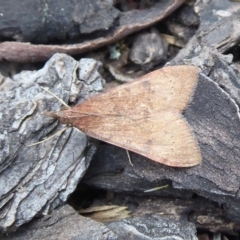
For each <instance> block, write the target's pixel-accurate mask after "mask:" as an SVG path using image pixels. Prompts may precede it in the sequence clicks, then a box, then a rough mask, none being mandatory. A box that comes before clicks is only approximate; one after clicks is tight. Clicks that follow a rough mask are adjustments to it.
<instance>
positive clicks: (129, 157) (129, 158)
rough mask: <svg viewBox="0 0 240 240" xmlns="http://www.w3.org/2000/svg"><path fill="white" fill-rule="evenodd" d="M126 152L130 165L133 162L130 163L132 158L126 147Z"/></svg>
mask: <svg viewBox="0 0 240 240" xmlns="http://www.w3.org/2000/svg"><path fill="white" fill-rule="evenodd" d="M126 152H127V156H128V160H129V163H130V165H132V166H133V163H132V159H131V156H130V153H129V151H128V150H127V149H126Z"/></svg>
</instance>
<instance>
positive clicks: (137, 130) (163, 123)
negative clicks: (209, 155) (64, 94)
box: [72, 112, 201, 167]
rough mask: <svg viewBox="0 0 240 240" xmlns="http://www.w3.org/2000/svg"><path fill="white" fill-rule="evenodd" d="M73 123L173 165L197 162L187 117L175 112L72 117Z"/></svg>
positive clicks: (191, 164)
mask: <svg viewBox="0 0 240 240" xmlns="http://www.w3.org/2000/svg"><path fill="white" fill-rule="evenodd" d="M72 123H73V126H75V127H77V128H78V129H80V130H82V131H83V132H85V133H86V134H87V135H89V136H91V137H94V138H96V139H99V140H102V141H105V142H108V143H111V144H114V145H116V146H119V147H122V148H125V149H128V150H130V151H133V152H136V153H138V154H140V155H143V156H145V157H147V158H149V159H152V160H154V161H156V162H159V163H163V164H165V165H169V166H175V167H191V166H195V165H197V164H199V163H200V162H201V153H200V149H199V147H198V143H197V140H196V139H195V136H194V134H193V132H192V131H191V128H190V126H189V124H188V123H187V121H186V120H185V119H184V118H183V117H182V115H181V114H180V113H178V112H162V113H161V114H158V115H155V116H151V117H148V118H143V119H139V120H133V119H130V118H126V117H123V116H104V117H101V116H86V117H82V118H73V119H72Z"/></svg>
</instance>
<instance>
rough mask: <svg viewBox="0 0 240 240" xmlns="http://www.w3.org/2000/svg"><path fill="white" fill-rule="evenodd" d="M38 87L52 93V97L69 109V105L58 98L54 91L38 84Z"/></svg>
mask: <svg viewBox="0 0 240 240" xmlns="http://www.w3.org/2000/svg"><path fill="white" fill-rule="evenodd" d="M39 87H40V88H42V89H43V90H45V91H46V92H48V93H49V94H50V95H52V96H53V97H55V98H56V99H57V100H58V101H59V102H61V103H62V104H63V105H64V106H65V107H67V109H70V108H71V107H70V106H68V105H67V104H66V103H65V102H64V101H63V100H62V99H60V98H59V97H58V96H56V95H55V94H54V93H52V92H50V91H49V90H48V89H46V88H44V87H41V86H39Z"/></svg>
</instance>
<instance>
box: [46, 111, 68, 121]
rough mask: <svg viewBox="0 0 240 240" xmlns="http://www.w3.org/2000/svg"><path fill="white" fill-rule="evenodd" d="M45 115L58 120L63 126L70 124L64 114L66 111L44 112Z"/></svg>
mask: <svg viewBox="0 0 240 240" xmlns="http://www.w3.org/2000/svg"><path fill="white" fill-rule="evenodd" d="M43 114H44V115H45V116H48V117H51V118H55V119H58V121H59V122H60V123H62V124H69V120H68V118H67V117H66V114H65V113H64V111H62V110H61V111H58V112H44V113H43Z"/></svg>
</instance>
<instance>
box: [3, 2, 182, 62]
mask: <svg viewBox="0 0 240 240" xmlns="http://www.w3.org/2000/svg"><path fill="white" fill-rule="evenodd" d="M183 2H184V1H183V0H171V1H160V2H158V3H157V4H156V5H155V6H153V7H152V8H150V9H144V10H133V11H129V12H125V13H121V14H120V15H119V19H118V24H116V26H114V27H112V28H111V30H110V31H108V32H107V33H105V34H103V35H102V36H101V37H98V38H96V39H92V34H90V36H89V39H88V40H86V39H85V40H84V41H83V42H81V43H74V44H68V45H41V44H39V45H37V44H30V43H20V42H3V43H0V61H1V60H4V59H5V60H8V61H16V62H39V61H45V60H47V59H49V58H50V57H51V56H52V55H53V54H54V53H57V52H59V53H67V54H70V55H76V54H79V53H83V52H86V51H89V50H93V49H96V48H99V47H102V46H105V45H107V44H110V43H113V42H115V41H117V40H120V39H122V38H124V37H125V36H127V35H129V34H131V33H133V32H136V31H139V30H141V29H144V28H146V27H149V26H151V25H152V24H154V23H156V22H158V21H160V20H162V19H164V18H165V17H167V16H168V15H169V14H171V13H172V12H173V11H174V10H175V9H177V8H178V7H179V6H180V5H181V4H182V3H183ZM88 20H89V21H90V23H91V18H90V19H88ZM90 23H88V24H90Z"/></svg>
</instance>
